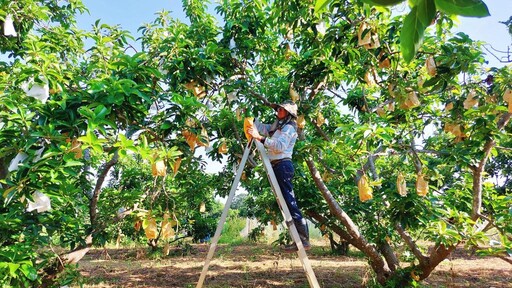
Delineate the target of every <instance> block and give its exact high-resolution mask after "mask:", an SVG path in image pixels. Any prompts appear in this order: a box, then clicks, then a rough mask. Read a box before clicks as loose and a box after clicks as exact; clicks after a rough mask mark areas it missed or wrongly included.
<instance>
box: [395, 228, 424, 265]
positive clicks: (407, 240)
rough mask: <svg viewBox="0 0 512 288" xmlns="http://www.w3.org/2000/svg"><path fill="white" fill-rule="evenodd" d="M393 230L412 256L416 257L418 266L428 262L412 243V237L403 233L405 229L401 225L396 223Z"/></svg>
mask: <svg viewBox="0 0 512 288" xmlns="http://www.w3.org/2000/svg"><path fill="white" fill-rule="evenodd" d="M395 229H396V231H397V232H398V234H399V235H400V237H402V239H403V240H404V242H405V244H407V247H409V249H410V250H411V252H412V254H413V255H414V256H415V257H416V259H418V260H419V261H420V264H426V263H427V262H428V257H427V256H425V255H423V253H421V251H420V249H419V248H418V246H417V245H416V242H414V239H412V237H411V236H410V235H409V233H407V231H405V229H404V228H403V227H402V225H400V224H399V223H397V224H396V225H395Z"/></svg>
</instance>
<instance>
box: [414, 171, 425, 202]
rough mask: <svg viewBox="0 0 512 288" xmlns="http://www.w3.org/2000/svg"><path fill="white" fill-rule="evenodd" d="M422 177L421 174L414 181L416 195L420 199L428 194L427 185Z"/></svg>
mask: <svg viewBox="0 0 512 288" xmlns="http://www.w3.org/2000/svg"><path fill="white" fill-rule="evenodd" d="M423 177H424V176H423V174H418V178H417V179H416V193H417V194H418V195H419V196H421V197H425V196H427V193H428V183H427V181H425V179H423Z"/></svg>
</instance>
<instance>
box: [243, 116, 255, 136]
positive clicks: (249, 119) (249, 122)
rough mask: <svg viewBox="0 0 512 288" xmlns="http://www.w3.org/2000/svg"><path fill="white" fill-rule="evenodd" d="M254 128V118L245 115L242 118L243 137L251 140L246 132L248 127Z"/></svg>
mask: <svg viewBox="0 0 512 288" xmlns="http://www.w3.org/2000/svg"><path fill="white" fill-rule="evenodd" d="M251 128H254V118H253V117H246V118H245V119H244V133H245V138H247V140H248V141H251V139H252V136H251V135H250V134H249V132H247V131H248V130H249V129H251Z"/></svg>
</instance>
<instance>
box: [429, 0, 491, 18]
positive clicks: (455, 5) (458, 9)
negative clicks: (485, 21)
mask: <svg viewBox="0 0 512 288" xmlns="http://www.w3.org/2000/svg"><path fill="white" fill-rule="evenodd" d="M435 3H436V7H437V9H439V10H440V11H442V12H444V13H446V14H455V15H461V16H466V17H487V16H489V15H491V14H490V13H489V9H488V8H487V5H485V3H484V2H483V1H482V0H435Z"/></svg>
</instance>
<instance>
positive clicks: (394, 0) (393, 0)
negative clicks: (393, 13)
mask: <svg viewBox="0 0 512 288" xmlns="http://www.w3.org/2000/svg"><path fill="white" fill-rule="evenodd" d="M404 1H405V0H363V2H365V3H367V4H370V5H378V6H392V5H396V4H399V3H402V2H404Z"/></svg>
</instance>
